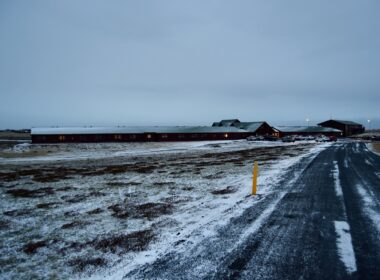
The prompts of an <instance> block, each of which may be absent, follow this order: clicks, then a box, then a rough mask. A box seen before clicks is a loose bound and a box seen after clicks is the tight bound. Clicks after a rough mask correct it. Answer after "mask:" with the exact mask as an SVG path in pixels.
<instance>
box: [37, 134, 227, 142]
mask: <svg viewBox="0 0 380 280" xmlns="http://www.w3.org/2000/svg"><path fill="white" fill-rule="evenodd" d="M213 136H214V137H216V136H217V135H216V134H214V135H213ZM223 136H224V138H228V137H229V135H228V134H227V133H225V134H224V135H223ZM160 137H161V139H168V135H167V134H161V135H160ZM190 137H191V138H205V137H206V135H205V134H191V135H190ZM43 138H45V137H43ZM96 138H97V139H99V140H100V139H101V138H102V137H101V136H98V135H97V136H96ZM113 138H114V139H115V140H122V139H123V138H124V139H125V137H123V135H121V134H115V135H114V136H113ZM128 138H129V139H136V135H134V134H131V135H129V136H128ZM146 138H147V139H152V135H151V134H147V135H146ZM178 138H179V139H184V138H185V135H184V134H179V135H178ZM79 139H80V140H87V137H85V136H80V137H79ZM58 140H59V141H65V140H66V136H65V135H59V136H58Z"/></svg>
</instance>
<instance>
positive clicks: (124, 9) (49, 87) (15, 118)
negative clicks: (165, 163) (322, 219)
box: [0, 0, 380, 128]
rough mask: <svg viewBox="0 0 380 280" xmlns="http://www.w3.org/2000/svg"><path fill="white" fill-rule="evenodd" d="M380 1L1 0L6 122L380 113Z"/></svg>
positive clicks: (287, 118) (185, 121)
mask: <svg viewBox="0 0 380 280" xmlns="http://www.w3.org/2000/svg"><path fill="white" fill-rule="evenodd" d="M379 30H380V1H377V0H373V1H367V0H360V1H358V0H355V1H350V0H341V1H336V0H326V1H322V0H318V1H305V0H299V1H292V0H287V1H283V0H278V1H270V0H262V1H252V0H247V1H232V0H230V1H220V0H214V1H206V0H199V1H194V0H192V1H179V0H172V1H166V0H160V1H154V0H152V1H144V0H136V1H126V0H123V1H121V0H120V1H111V0H104V1H94V0H89V1H79V0H72V1H38V0H34V1H29V0H25V1H12V0H0V128H22V127H23V128H30V127H36V126H51V125H60V126H63V125H71V126H72V125H74V126H80V125H160V124H162V125H195V124H200V125H209V124H211V123H212V122H213V121H218V120H220V119H222V118H239V119H241V120H242V121H254V120H267V121H269V122H270V123H273V124H284V123H287V122H288V123H294V122H297V121H298V122H299V123H300V124H302V123H305V118H306V117H309V118H310V119H311V121H312V123H313V122H316V121H319V120H325V119H329V118H330V117H333V118H340V119H355V120H356V119H364V120H365V119H367V118H372V119H373V118H378V117H380V115H379V112H380V110H379V108H380V106H379V105H380V76H379V73H380V55H379V51H380V36H379Z"/></svg>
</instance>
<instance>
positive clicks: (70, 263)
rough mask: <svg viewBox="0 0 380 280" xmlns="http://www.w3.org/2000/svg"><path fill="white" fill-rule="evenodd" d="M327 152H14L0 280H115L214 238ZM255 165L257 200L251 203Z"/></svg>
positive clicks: (5, 164) (144, 148)
mask: <svg viewBox="0 0 380 280" xmlns="http://www.w3.org/2000/svg"><path fill="white" fill-rule="evenodd" d="M328 145H329V144H320V145H317V144H315V143H298V144H282V143H273V142H272V143H271V142H263V143H257V142H247V141H229V142H225V141H224V142H223V141H221V142H187V143H141V144H128V143H123V144H121V143H120V144H76V145H71V144H70V145H28V144H19V145H17V146H14V147H8V148H7V149H5V150H2V151H1V152H0V155H1V153H3V155H5V156H4V157H2V158H0V184H1V185H0V186H1V197H0V200H1V206H0V207H1V209H0V210H1V219H0V228H1V232H0V236H1V238H0V267H1V275H0V276H1V278H4V279H31V278H35V279H40V278H44V279H67V278H82V277H85V276H86V277H91V278H102V277H104V276H107V277H112V278H115V279H118V278H121V277H122V276H123V275H125V274H126V273H128V272H129V271H131V270H133V269H136V268H138V267H139V266H141V265H144V264H146V263H149V262H153V261H154V260H156V259H157V258H158V257H160V256H162V255H164V254H165V253H166V252H167V251H168V250H173V248H178V250H179V251H180V250H185V249H186V248H187V247H186V246H190V245H191V244H197V243H199V242H200V241H202V240H203V239H205V238H208V237H210V236H213V234H214V233H215V231H216V230H217V229H218V228H220V227H221V226H223V225H225V224H226V223H227V222H228V221H229V220H230V219H231V218H233V217H234V216H237V215H239V214H241V213H242V212H243V211H244V209H246V208H248V207H251V206H253V205H254V204H255V203H256V202H257V201H259V200H260V199H262V198H263V197H265V196H266V195H267V194H269V193H272V192H276V189H274V188H273V186H274V185H275V184H276V183H277V182H278V181H279V180H280V179H282V175H283V174H285V172H286V171H287V169H288V168H289V167H291V166H294V165H295V164H297V162H299V160H300V159H301V158H302V157H304V156H306V155H310V154H311V153H313V154H316V153H318V152H319V151H321V150H322V149H324V148H325V147H326V146H328ZM254 160H258V161H259V163H260V175H259V188H258V193H259V195H258V196H256V197H252V196H249V193H250V189H251V176H252V164H253V161H254Z"/></svg>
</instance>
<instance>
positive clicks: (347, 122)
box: [318, 120, 361, 125]
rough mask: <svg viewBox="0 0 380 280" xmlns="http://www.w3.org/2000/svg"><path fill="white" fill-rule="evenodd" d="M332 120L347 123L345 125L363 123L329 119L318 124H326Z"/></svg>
mask: <svg viewBox="0 0 380 280" xmlns="http://www.w3.org/2000/svg"><path fill="white" fill-rule="evenodd" d="M330 121H333V122H337V123H341V124H345V125H361V124H360V123H357V122H353V121H345V120H328V121H325V122H321V123H319V124H318V125H322V124H324V123H326V122H330Z"/></svg>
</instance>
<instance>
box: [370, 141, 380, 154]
mask: <svg viewBox="0 0 380 280" xmlns="http://www.w3.org/2000/svg"><path fill="white" fill-rule="evenodd" d="M372 148H373V150H374V151H375V152H376V153H380V142H375V143H372Z"/></svg>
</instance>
